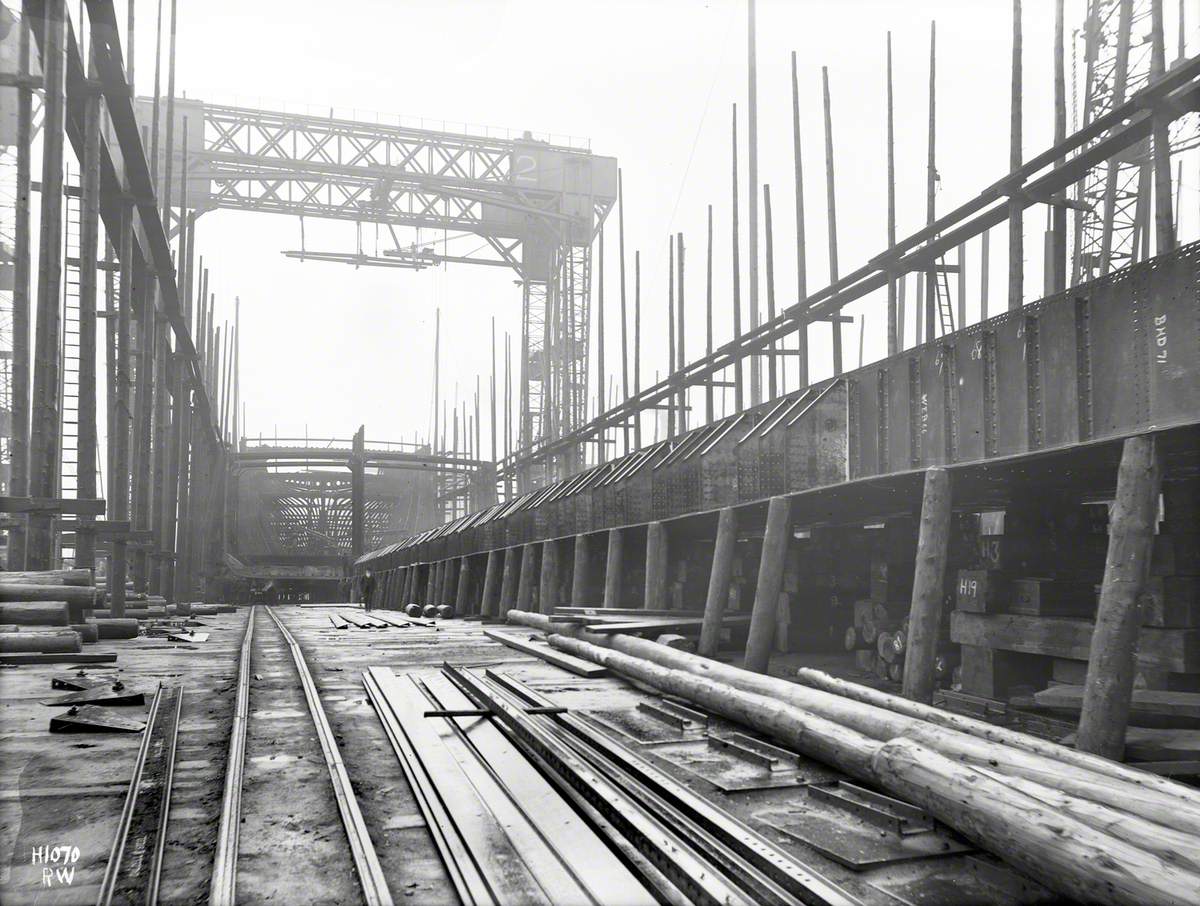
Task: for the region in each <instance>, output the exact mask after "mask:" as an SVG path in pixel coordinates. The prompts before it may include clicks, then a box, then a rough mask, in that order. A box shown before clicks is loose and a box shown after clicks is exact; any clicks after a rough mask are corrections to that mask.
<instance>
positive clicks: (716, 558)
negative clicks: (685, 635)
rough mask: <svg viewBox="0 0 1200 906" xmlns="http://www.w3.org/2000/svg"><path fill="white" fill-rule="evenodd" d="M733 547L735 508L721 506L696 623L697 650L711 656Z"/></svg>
mask: <svg viewBox="0 0 1200 906" xmlns="http://www.w3.org/2000/svg"><path fill="white" fill-rule="evenodd" d="M736 548H737V511H736V510H734V509H733V507H728V506H727V507H723V508H722V509H721V513H720V515H719V516H718V517H717V540H716V544H715V545H714V547H713V561H712V571H711V572H710V573H709V576H708V597H707V598H706V599H705V601H704V623H703V625H702V626H701V627H700V647H699V653H700V654H702V655H704V656H705V657H713V656H714V655H716V653H717V649H718V648H719V647H720V644H721V620H722V618H723V617H724V616H725V605H726V604H727V603H728V601H729V579H730V576H731V575H732V574H733V554H734V551H735V550H736Z"/></svg>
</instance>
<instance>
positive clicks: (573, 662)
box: [483, 629, 608, 677]
mask: <svg viewBox="0 0 1200 906" xmlns="http://www.w3.org/2000/svg"><path fill="white" fill-rule="evenodd" d="M483 634H484V635H485V636H487V637H488V638H489V639H492V640H493V641H495V642H499V643H500V644H501V645H506V646H508V647H509V648H512V649H513V650H514V651H520V652H522V653H523V654H530V655H533V656H534V657H536V658H539V659H540V660H543V661H545V662H546V663H547V664H553V665H554V666H555V667H561V668H562V669H563V670H566V671H567V672H568V673H573V674H575V675H576V676H586V677H594V676H606V675H607V674H608V668H607V667H602V666H601V665H599V664H593V663H592V662H591V661H586V660H584V659H583V658H577V657H575V656H573V655H570V654H565V653H563V652H561V651H559V650H558V649H556V648H551V647H550V646H549V645H547V644H546V643H545V642H535V641H532V640H530V639H527V638H520V637H518V636H516V635H514V634H513V633H511V632H498V631H496V630H494V629H485V630H483Z"/></svg>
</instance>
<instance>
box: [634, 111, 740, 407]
mask: <svg viewBox="0 0 1200 906" xmlns="http://www.w3.org/2000/svg"><path fill="white" fill-rule="evenodd" d="M740 220H741V215H740V212H739V211H738V142H737V104H734V105H733V336H734V339H737V338H738V337H740V336H741V335H742V264H741V256H742V250H741V240H740V239H739V237H738V223H739V222H740ZM634 345H635V346H636V345H637V344H636V343H635V344H634ZM744 371H745V368H744V366H743V363H742V356H738V357H737V360H736V361H735V362H734V364H733V396H734V408H735V411H737V412H741V411H742V410H743V409H744V408H746V397H745V391H744V389H743V388H744V386H745V375H744Z"/></svg>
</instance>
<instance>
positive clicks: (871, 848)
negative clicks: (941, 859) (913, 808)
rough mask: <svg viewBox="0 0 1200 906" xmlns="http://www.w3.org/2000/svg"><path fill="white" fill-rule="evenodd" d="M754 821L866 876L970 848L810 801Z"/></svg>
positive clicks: (942, 836)
mask: <svg viewBox="0 0 1200 906" xmlns="http://www.w3.org/2000/svg"><path fill="white" fill-rule="evenodd" d="M755 817H756V818H757V819H758V820H759V821H760V822H762V824H763V825H765V826H766V827H767V828H768V829H769V830H770V831H774V832H778V833H781V834H783V835H785V836H787V837H793V838H795V839H796V840H799V841H800V842H801V843H804V844H805V845H807V846H810V847H812V848H813V849H815V850H816V851H817V852H819V853H820V854H821V855H823V856H826V857H828V858H830V859H833V860H834V861H835V862H837V863H839V864H841V865H845V866H846V867H847V868H853V869H855V870H856V871H865V870H867V869H869V868H878V867H880V866H882V865H892V864H894V863H897V862H907V861H911V860H913V859H928V858H931V857H933V856H949V855H953V854H956V853H965V852H970V851H971V850H973V849H974V847H973V846H971V845H970V844H969V843H966V842H964V841H963V840H961V839H960V838H958V837H954V836H950V835H949V833H947V832H944V831H941V830H935V831H926V832H924V833H915V834H900V833H896V832H895V831H890V830H885V829H883V828H882V827H880V826H878V825H877V824H872V823H870V822H867V821H864V820H862V819H860V818H858V817H855V816H854V815H853V814H852V813H850V812H848V811H846V810H845V809H842V808H837V807H830V806H827V805H825V804H823V803H820V802H817V801H815V800H813V799H811V798H810V799H809V800H808V801H807V802H800V801H797V802H794V803H793V804H791V806H790V807H788V808H784V809H779V808H774V809H769V810H763V811H761V812H758V813H756V815H755Z"/></svg>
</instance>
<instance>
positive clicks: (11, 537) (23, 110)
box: [6, 15, 33, 570]
mask: <svg viewBox="0 0 1200 906" xmlns="http://www.w3.org/2000/svg"><path fill="white" fill-rule="evenodd" d="M31 32H32V29H31V26H30V17H29V16H27V15H23V16H22V17H21V32H20V35H19V38H18V40H19V50H18V59H19V67H18V68H19V71H20V76H21V77H22V79H24V80H26V81H24V82H23V83H22V84H21V85H19V86H18V87H17V174H16V176H17V182H16V187H15V188H16V197H15V199H14V207H15V211H14V212H13V216H14V220H13V291H12V338H13V339H12V403H11V406H12V440H11V446H10V448H9V449H10V458H11V463H12V466H11V468H12V471H11V474H10V477H9V493H10V494H12V495H13V496H15V497H26V496H28V494H29V368H30V355H29V293H30V280H29V276H30V270H31V264H32V261H33V243H32V237H31V233H32V227H31V225H30V216H29V202H30V194H31V193H32V183H33V179H32V175H33V89H32V87H30V85H31V83H30V81H28V80H30V79H31V78H32V76H31V75H30V65H29V60H30V42H31V39H32V33H31ZM18 521H19V520H18ZM26 538H27V534H26V526H25V525H18V526H16V527H15V528H11V529H9V530H8V561H7V563H6V566H7V568H8V569H10V570H17V569H25V548H26Z"/></svg>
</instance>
